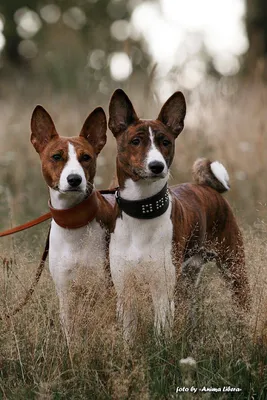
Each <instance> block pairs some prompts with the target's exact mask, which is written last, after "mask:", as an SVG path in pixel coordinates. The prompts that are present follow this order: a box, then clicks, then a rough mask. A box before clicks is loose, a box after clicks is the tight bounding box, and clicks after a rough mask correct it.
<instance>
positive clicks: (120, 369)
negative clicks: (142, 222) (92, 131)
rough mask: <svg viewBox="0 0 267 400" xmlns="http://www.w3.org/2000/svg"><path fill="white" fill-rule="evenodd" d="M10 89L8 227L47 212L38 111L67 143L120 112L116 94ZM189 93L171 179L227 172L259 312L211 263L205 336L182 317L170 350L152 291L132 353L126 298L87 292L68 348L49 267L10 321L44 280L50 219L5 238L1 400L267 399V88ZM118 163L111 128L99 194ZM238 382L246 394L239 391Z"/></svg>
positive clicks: (2, 215) (4, 198) (149, 102)
mask: <svg viewBox="0 0 267 400" xmlns="http://www.w3.org/2000/svg"><path fill="white" fill-rule="evenodd" d="M9 89H10V88H9V87H4V88H2V92H1V97H0V103H1V107H0V110H1V112H0V136H1V149H0V229H1V230H3V229H7V228H9V227H10V226H15V225H17V224H20V223H23V222H25V221H27V220H29V219H31V218H34V217H37V216H39V215H40V214H42V213H45V212H47V200H48V192H47V188H46V186H45V183H44V181H43V178H42V175H41V170H40V162H39V157H38V155H37V153H35V151H34V149H33V147H32V145H31V143H30V140H29V137H30V127H29V124H30V117H31V113H32V111H33V108H34V107H35V105H36V104H42V105H43V106H44V107H45V108H46V109H47V111H48V112H49V113H50V114H51V116H52V118H53V120H54V122H55V124H56V127H57V129H58V132H59V133H60V134H61V135H64V136H72V135H76V134H78V133H79V131H80V129H81V127H82V124H83V122H84V120H85V118H86V117H87V115H88V114H89V112H90V111H91V110H92V109H93V108H94V107H96V106H98V105H100V104H101V105H103V106H104V109H105V111H108V99H105V100H104V102H103V101H102V98H100V97H99V98H96V97H95V96H94V97H90V96H89V97H90V98H89V99H87V98H81V97H78V95H77V96H76V97H75V95H74V96H68V95H66V94H64V93H62V94H55V93H54V92H53V91H50V90H49V88H46V89H44V88H43V90H42V91H41V95H40V94H39V92H38V89H37V88H35V90H32V92H31V93H29V92H27V95H25V93H26V92H25V90H26V88H25V87H23V86H22V87H21V88H20V89H18V90H17V91H16V93H14V90H11V89H10V90H9ZM125 90H126V92H127V93H129V95H130V97H131V98H132V99H133V103H134V105H135V104H136V111H137V112H138V113H139V115H140V116H141V117H144V118H155V117H156V116H157V114H158V112H159V110H160V107H161V105H160V104H159V102H158V100H157V98H156V97H155V96H152V94H151V93H148V94H147V96H138V95H137V93H136V92H135V93H134V94H133V95H132V94H131V91H127V88H125ZM186 98H187V103H188V113H187V117H186V121H185V130H184V131H183V132H182V133H181V135H180V137H179V138H178V139H177V144H176V156H175V160H174V163H173V165H172V169H171V175H172V176H171V180H170V184H174V183H179V182H186V181H190V180H191V167H192V164H193V162H194V161H195V159H196V158H198V157H209V158H210V159H212V160H215V159H218V160H220V161H221V162H222V163H223V164H224V165H225V166H226V168H227V170H228V172H229V175H230V184H231V191H230V192H229V193H227V194H226V197H227V199H228V200H229V202H230V204H231V205H232V207H233V209H234V211H235V214H236V216H237V218H238V221H239V223H240V225H241V228H242V231H243V234H244V240H245V249H246V261H247V269H248V274H249V278H250V285H251V292H252V308H251V311H250V312H249V313H248V314H246V315H242V316H240V315H239V316H237V315H236V313H235V312H234V309H233V305H232V302H231V297H230V293H229V291H228V289H227V288H226V287H225V286H224V284H223V282H222V280H221V279H220V276H219V273H218V271H217V270H216V268H215V266H214V265H213V264H212V263H211V264H207V266H206V268H205V271H204V274H203V276H202V278H201V282H200V286H199V288H198V290H196V291H195V296H196V301H197V304H198V311H197V318H196V326H195V327H194V329H192V327H191V326H190V325H189V324H188V322H187V319H186V315H181V316H180V318H179V321H178V323H177V326H176V329H175V331H174V334H173V337H172V339H171V340H169V341H165V342H164V341H162V342H160V343H159V342H158V341H157V340H156V338H155V337H154V336H153V332H152V325H153V324H152V311H151V306H150V302H149V299H147V296H146V293H144V294H143V297H142V299H141V302H143V303H144V304H145V307H144V311H143V313H142V320H141V322H140V326H139V329H138V337H137V340H136V343H135V346H134V348H132V349H126V348H125V346H124V344H123V341H122V335H121V330H120V327H119V326H118V324H117V322H116V318H115V311H114V310H115V296H114V293H112V292H110V293H107V294H105V295H104V296H103V297H101V298H100V299H97V300H96V303H95V305H94V307H93V308H92V307H90V302H91V297H90V294H89V295H88V294H87V295H86V294H84V295H83V301H82V305H81V307H80V310H79V313H78V314H77V325H78V326H79V327H80V328H79V330H78V332H76V334H75V340H74V342H73V346H72V348H71V349H68V347H67V345H66V342H65V339H64V335H63V333H62V330H61V326H60V322H59V314H58V303H57V298H56V294H55V290H54V286H53V282H52V280H51V277H50V275H49V271H48V267H47V266H46V268H45V271H44V272H43V275H42V277H41V280H40V282H39V284H38V286H37V288H36V290H35V292H34V295H33V297H32V299H31V301H30V302H29V303H28V304H27V305H26V306H25V307H24V308H23V310H22V311H21V312H20V313H18V314H17V315H16V316H14V317H12V318H10V319H9V320H6V319H5V318H4V314H5V313H9V312H10V311H12V308H13V307H15V306H16V304H17V303H18V301H20V299H22V298H23V296H24V295H25V292H26V290H27V288H28V287H29V286H30V283H31V282H32V280H33V278H34V274H35V270H36V268H37V265H38V263H39V259H40V254H41V252H42V249H43V247H44V243H45V238H46V234H47V231H48V223H44V224H43V225H41V226H38V227H36V228H32V229H31V230H29V231H26V232H24V233H19V234H17V235H16V236H13V237H9V238H5V239H1V244H0V263H1V270H0V286H1V292H0V316H1V317H2V320H1V321H0V327H1V328H0V399H1V398H2V399H16V400H17V399H118V400H122V399H191V398H192V399H202V398H203V399H213V398H216V399H228V398H235V399H242V400H243V399H252V398H255V399H266V398H267V311H266V306H267V267H266V259H267V247H266V235H267V227H266V223H267V218H266V217H267V214H266V198H267V185H266V177H267V157H266V156H267V134H266V132H267V113H266V105H267V88H266V87H265V86H264V84H263V83H262V82H258V81H255V82H253V83H251V82H250V83H246V82H242V83H241V82H238V81H223V80H222V81H221V82H220V83H219V84H216V85H215V84H214V85H210V86H209V87H203V88H200V89H199V90H198V91H196V92H193V93H191V94H189V93H186ZM115 156H116V147H115V140H114V139H113V137H112V134H111V133H110V132H108V143H107V145H106V147H105V148H104V150H103V152H102V153H101V154H100V156H99V159H98V170H97V177H96V181H95V183H96V186H97V187H98V188H106V187H108V185H109V183H110V181H111V179H112V176H113V174H114V172H115ZM188 357H192V360H191V359H189V360H188V359H187V358H188ZM186 359H187V360H186ZM181 360H186V361H185V362H181ZM190 360H191V361H190ZM192 386H194V387H195V388H198V391H197V392H196V393H195V394H194V393H192V392H186V391H184V389H183V388H184V387H185V388H186V387H189V388H191V387H192ZM229 387H231V388H236V389H240V390H239V391H235V392H230V391H229V390H230V389H229ZM203 388H204V389H203ZM205 388H206V389H207V388H213V389H214V391H208V390H207V391H205ZM223 388H226V389H225V391H223V390H224V389H223ZM227 388H228V389H227ZM200 389H203V391H201V390H200ZM215 389H218V390H217V391H215ZM219 389H220V390H219Z"/></svg>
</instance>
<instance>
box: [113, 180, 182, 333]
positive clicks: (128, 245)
mask: <svg viewBox="0 0 267 400" xmlns="http://www.w3.org/2000/svg"><path fill="white" fill-rule="evenodd" d="M166 181H167V178H165V179H161V180H158V181H154V182H149V181H138V182H133V181H132V180H130V179H129V180H126V182H125V188H124V189H123V190H122V191H121V196H122V197H123V198H125V199H142V198H145V197H148V196H152V195H154V194H156V193H157V192H158V191H160V190H161V189H162V188H163V186H164V185H165V183H166ZM171 208H172V207H171V196H170V205H169V208H168V210H167V211H166V212H165V213H164V214H163V215H161V216H160V217H157V218H154V219H151V220H139V219H135V218H132V217H130V216H128V215H127V214H125V213H124V212H122V218H118V219H117V221H116V226H115V230H114V233H112V234H111V242H110V268H111V275H112V279H113V283H114V286H115V289H116V292H117V296H118V303H117V311H118V315H119V317H120V319H121V320H122V322H123V328H124V337H125V339H126V340H131V339H132V337H133V333H134V331H135V329H136V324H137V316H136V314H135V307H134V294H133V292H132V291H133V285H132V282H133V279H134V280H136V281H137V283H139V284H144V283H145V284H147V285H148V287H149V290H150V293H151V296H152V301H153V305H154V311H155V328H156V330H157V332H158V333H161V331H162V330H163V331H164V332H165V333H169V330H170V327H171V325H172V321H173V317H174V289H175V267H174V265H173V262H172V254H171V252H172V238H173V224H172V220H171V218H170V216H171Z"/></svg>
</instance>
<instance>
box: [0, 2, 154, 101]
mask: <svg viewBox="0 0 267 400" xmlns="http://www.w3.org/2000/svg"><path fill="white" fill-rule="evenodd" d="M0 13H1V14H2V15H3V17H4V31H3V34H4V36H5V40H6V44H5V47H4V50H3V53H2V61H3V62H2V64H3V69H2V71H4V72H6V73H5V76H6V75H10V74H12V70H14V69H15V72H16V70H17V69H18V68H19V71H20V76H21V75H22V74H23V71H27V68H24V67H26V66H30V67H31V79H33V78H34V75H36V77H37V80H38V79H40V78H41V77H42V78H47V79H48V81H49V83H50V84H53V85H55V86H56V87H57V88H64V87H68V88H70V87H73V88H75V87H76V88H77V89H78V85H80V86H81V87H85V86H86V85H87V89H88V86H90V90H95V89H97V88H98V89H99V88H100V89H99V90H100V91H102V92H103V93H104V92H105V91H106V92H108V90H109V89H110V88H108V86H110V84H111V83H112V82H113V80H112V77H111V74H110V63H111V58H112V56H113V54H114V53H116V52H117V53H120V54H123V55H124V59H126V62H127V60H129V64H130V65H129V66H128V67H129V70H130V71H132V70H133V74H134V75H136V76H137V75H138V74H139V75H140V74H141V75H142V76H143V75H144V74H146V73H147V65H148V62H149V60H148V56H147V55H146V54H145V53H144V51H142V50H141V46H140V43H139V41H138V40H135V39H133V38H132V37H131V35H130V26H129V20H130V17H131V9H130V8H129V7H128V1H127V0H119V1H114V0H87V1H85V0H76V1H74V0H54V1H51V0H43V1H40V0H12V1H10V0H9V1H8V0H4V1H3V2H2V4H1V5H0ZM23 16H24V17H23ZM25 16H26V17H25ZM23 18H24V19H23ZM22 20H23V22H21V21H22ZM34 27H35V28H34ZM34 29H36V30H35V31H34ZM131 64H132V66H131ZM11 65H12V66H13V67H14V68H12V69H10V68H9V67H10V66H11ZM129 75H130V74H129ZM122 81H123V79H122ZM113 84H114V82H113Z"/></svg>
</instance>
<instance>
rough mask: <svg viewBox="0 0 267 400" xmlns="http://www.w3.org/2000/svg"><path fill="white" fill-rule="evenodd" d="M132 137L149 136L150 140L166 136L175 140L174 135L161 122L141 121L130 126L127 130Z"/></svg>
mask: <svg viewBox="0 0 267 400" xmlns="http://www.w3.org/2000/svg"><path fill="white" fill-rule="evenodd" d="M127 132H128V134H129V136H130V137H132V136H134V135H138V134H142V135H145V136H147V137H148V138H151V137H154V136H157V135H160V134H162V135H165V136H167V137H168V138H170V139H171V138H173V135H172V134H171V132H170V131H169V130H168V128H167V127H166V126H165V125H164V124H163V123H162V122H160V121H155V120H149V119H141V120H139V121H138V122H137V123H136V124H134V125H132V126H130V127H129V128H128V130H127Z"/></svg>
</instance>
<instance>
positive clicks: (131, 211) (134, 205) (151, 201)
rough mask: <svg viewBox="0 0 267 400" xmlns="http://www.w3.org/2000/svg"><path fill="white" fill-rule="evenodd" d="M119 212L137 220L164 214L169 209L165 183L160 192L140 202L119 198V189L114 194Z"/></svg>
mask: <svg viewBox="0 0 267 400" xmlns="http://www.w3.org/2000/svg"><path fill="white" fill-rule="evenodd" d="M115 198H116V201H117V204H118V206H119V208H120V210H121V211H123V212H125V213H126V214H128V215H130V216H131V217H133V218H137V219H152V218H156V217H159V216H160V215H162V214H164V213H165V211H167V209H168V207H169V202H170V200H169V191H168V188H167V183H166V185H165V186H164V187H163V189H161V191H160V192H158V193H157V194H155V195H154V196H151V197H148V198H146V199H142V200H125V199H123V198H122V197H120V192H119V189H117V191H116V193H115Z"/></svg>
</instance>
